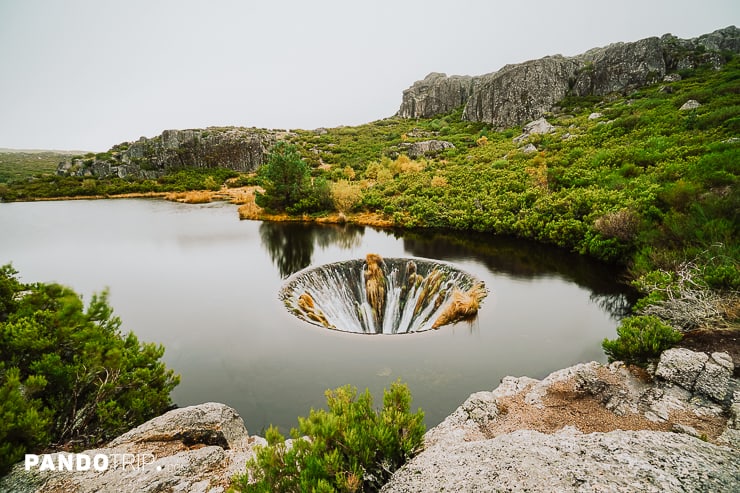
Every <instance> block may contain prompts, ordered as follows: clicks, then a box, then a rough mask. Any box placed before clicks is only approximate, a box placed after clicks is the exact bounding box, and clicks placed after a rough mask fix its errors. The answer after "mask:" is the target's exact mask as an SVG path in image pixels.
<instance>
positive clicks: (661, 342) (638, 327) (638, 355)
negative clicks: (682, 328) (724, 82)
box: [601, 315, 683, 366]
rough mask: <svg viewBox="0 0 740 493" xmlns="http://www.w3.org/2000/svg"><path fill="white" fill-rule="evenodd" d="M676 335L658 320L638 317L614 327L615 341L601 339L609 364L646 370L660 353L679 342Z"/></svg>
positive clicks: (676, 333)
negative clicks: (615, 329)
mask: <svg viewBox="0 0 740 493" xmlns="http://www.w3.org/2000/svg"><path fill="white" fill-rule="evenodd" d="M682 337H683V336H682V335H681V333H680V332H679V331H677V330H675V329H674V328H672V327H670V326H669V325H666V324H664V323H663V322H661V320H660V319H659V318H658V317H655V316H652V315H640V316H636V317H629V318H625V319H624V320H622V323H621V324H620V326H619V327H617V338H616V339H614V340H609V339H604V341H603V342H602V343H601V346H602V347H603V348H604V352H605V353H606V355H607V357H608V358H609V361H610V362H612V361H624V362H625V363H627V364H633V365H637V366H646V365H647V364H648V363H649V362H650V361H651V360H653V359H657V358H658V357H660V353H662V352H663V351H665V350H666V349H670V348H671V347H673V346H674V345H676V344H677V343H678V342H679V341H681V339H682Z"/></svg>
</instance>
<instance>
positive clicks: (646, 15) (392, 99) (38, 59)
mask: <svg viewBox="0 0 740 493" xmlns="http://www.w3.org/2000/svg"><path fill="white" fill-rule="evenodd" d="M729 25H740V1H738V0H701V1H685V0H665V1H664V0H660V1H653V0H620V1H610V2H603V1H597V0H547V1H539V0H529V1H527V2H515V1H510V0H509V1H505V2H499V1H492V0H491V1H485V0H447V1H440V0H426V1H422V0H418V1H404V0H365V1H362V2H359V1H352V0H335V1H328V0H326V1H324V0H314V1H311V0H295V1H288V0H282V1H280V0H271V1H267V0H265V1H259V2H258V1H247V0H243V1H237V0H208V1H207V0H199V1H191V0H171V1H158V0H125V1H103V0H67V1H54V0H0V147H10V148H20V149H74V150H92V151H103V150H107V149H108V148H110V147H111V146H112V145H114V144H117V143H120V142H124V141H131V140H136V139H138V138H139V137H140V136H142V135H143V136H147V137H152V136H155V135H158V134H160V133H161V132H162V130H165V129H168V128H201V127H206V126H209V125H224V126H225V125H237V126H246V127H252V126H256V127H265V128H305V129H312V128H316V127H333V126H338V125H356V124H360V123H366V122H370V121H374V120H378V119H381V118H385V117H388V116H391V115H393V114H394V113H395V112H396V111H397V110H398V107H399V105H400V103H401V93H402V91H403V90H404V89H406V88H407V87H409V86H410V85H411V84H412V83H413V82H414V81H416V80H419V79H422V78H424V76H426V75H427V74H428V73H429V72H445V73H447V74H450V75H451V74H462V75H479V74H484V73H488V72H493V71H495V70H498V69H499V68H501V66H503V65H505V64H507V63H518V62H523V61H526V60H530V59H534V58H540V57H542V56H546V55H554V54H558V53H560V54H563V55H576V54H579V53H582V52H584V51H586V50H588V49H590V48H593V47H596V46H605V45H607V44H609V43H614V42H618V41H635V40H638V39H641V38H645V37H649V36H660V35H662V34H665V33H667V32H670V33H672V34H675V35H677V36H679V37H682V38H692V37H696V36H699V35H701V34H704V33H707V32H711V31H714V30H716V29H719V28H722V27H726V26H729Z"/></svg>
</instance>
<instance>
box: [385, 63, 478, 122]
mask: <svg viewBox="0 0 740 493" xmlns="http://www.w3.org/2000/svg"><path fill="white" fill-rule="evenodd" d="M473 83H474V81H473V78H472V77H465V76H458V75H453V76H451V77H447V75H446V74H440V73H436V72H432V73H431V74H429V75H427V76H426V77H425V78H424V80H420V81H417V82H415V83H414V85H413V86H412V87H411V88H409V89H407V90H405V91H404V92H403V102H402V103H401V109H399V110H398V115H399V116H401V117H403V118H429V117H432V116H434V115H438V114H440V113H448V112H450V111H452V110H454V109H457V108H459V107H460V106H462V105H463V104H464V103H465V101H467V100H468V98H469V97H470V95H471V93H472V91H473Z"/></svg>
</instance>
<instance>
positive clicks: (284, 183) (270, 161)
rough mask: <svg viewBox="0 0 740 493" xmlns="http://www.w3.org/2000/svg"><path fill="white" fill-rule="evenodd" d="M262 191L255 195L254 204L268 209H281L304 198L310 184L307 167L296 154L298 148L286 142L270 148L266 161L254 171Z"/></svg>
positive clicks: (293, 204) (291, 205)
mask: <svg viewBox="0 0 740 493" xmlns="http://www.w3.org/2000/svg"><path fill="white" fill-rule="evenodd" d="M258 176H259V178H260V179H261V182H262V187H263V188H264V189H265V192H264V193H258V194H257V195H256V197H255V201H256V202H257V205H259V206H260V207H264V208H265V209H267V210H270V211H284V210H286V209H287V208H289V207H293V206H295V205H296V204H298V203H299V202H300V201H301V200H302V199H304V198H306V196H307V191H308V189H309V187H310V186H311V170H310V168H309V167H308V165H307V164H306V162H305V161H304V160H303V159H302V158H301V155H300V154H299V153H298V148H297V147H296V146H294V145H291V144H288V143H287V142H278V143H277V144H275V145H274V146H273V147H272V150H271V151H270V154H269V156H268V157H267V163H265V164H264V165H263V166H262V167H261V168H260V169H259V171H258Z"/></svg>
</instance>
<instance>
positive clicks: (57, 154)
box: [0, 149, 75, 183]
mask: <svg viewBox="0 0 740 493" xmlns="http://www.w3.org/2000/svg"><path fill="white" fill-rule="evenodd" d="M73 154H75V153H74V152H66V151H22V150H15V149H0V183H8V182H10V181H18V180H23V179H26V178H29V177H31V176H35V175H43V174H48V173H54V172H55V171H56V168H57V165H58V164H59V163H60V162H61V161H64V160H65V159H67V158H69V157H70V156H71V155H73Z"/></svg>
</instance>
